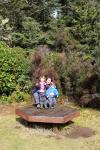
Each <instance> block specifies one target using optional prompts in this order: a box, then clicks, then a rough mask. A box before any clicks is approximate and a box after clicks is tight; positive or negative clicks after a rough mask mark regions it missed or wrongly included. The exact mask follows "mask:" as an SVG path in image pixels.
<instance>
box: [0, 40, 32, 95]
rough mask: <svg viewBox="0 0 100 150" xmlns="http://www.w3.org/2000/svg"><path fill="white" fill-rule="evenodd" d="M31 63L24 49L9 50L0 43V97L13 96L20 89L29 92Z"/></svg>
mask: <svg viewBox="0 0 100 150" xmlns="http://www.w3.org/2000/svg"><path fill="white" fill-rule="evenodd" d="M29 67H30V63H29V60H28V59H27V56H26V54H25V52H24V51H23V49H21V48H9V47H7V46H6V45H5V44H4V43H2V42H1V43H0V95H7V96H9V95H11V93H12V92H13V91H17V90H18V89H20V90H21V91H25V92H29V89H30V87H31V82H30V79H29V75H28V73H29V70H30V69H29Z"/></svg>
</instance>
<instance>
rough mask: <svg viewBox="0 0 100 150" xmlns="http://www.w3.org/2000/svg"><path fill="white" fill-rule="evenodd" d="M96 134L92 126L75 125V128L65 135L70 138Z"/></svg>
mask: <svg viewBox="0 0 100 150" xmlns="http://www.w3.org/2000/svg"><path fill="white" fill-rule="evenodd" d="M93 135H95V131H94V130H93V129H91V128H86V127H80V126H75V125H74V126H73V129H72V131H71V132H70V133H66V132H65V136H66V137H69V138H74V139H76V138H80V137H83V138H88V137H91V136H93Z"/></svg>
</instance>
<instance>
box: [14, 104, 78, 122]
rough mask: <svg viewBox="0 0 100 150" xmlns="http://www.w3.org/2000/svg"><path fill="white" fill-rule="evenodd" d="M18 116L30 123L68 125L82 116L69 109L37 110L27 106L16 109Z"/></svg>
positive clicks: (75, 110)
mask: <svg viewBox="0 0 100 150" xmlns="http://www.w3.org/2000/svg"><path fill="white" fill-rule="evenodd" d="M16 114H17V115H18V116H20V117H21V118H23V119H25V120H26V121H29V122H43V123H66V122H68V121H71V120H72V119H74V118H76V117H78V116H80V113H79V110H77V109H74V108H69V107H57V108H55V109H37V108H35V107H34V106H27V107H23V108H18V109H16Z"/></svg>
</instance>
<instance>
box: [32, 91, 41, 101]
mask: <svg viewBox="0 0 100 150" xmlns="http://www.w3.org/2000/svg"><path fill="white" fill-rule="evenodd" d="M33 96H34V99H35V104H39V103H40V98H39V94H38V93H37V92H35V93H34V95H33Z"/></svg>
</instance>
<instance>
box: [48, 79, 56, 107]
mask: <svg viewBox="0 0 100 150" xmlns="http://www.w3.org/2000/svg"><path fill="white" fill-rule="evenodd" d="M45 95H46V97H47V98H48V103H49V106H50V108H54V106H55V104H56V97H58V90H57V89H56V86H55V84H54V83H53V82H51V85H50V87H49V88H48V89H47V90H46V93H45Z"/></svg>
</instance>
